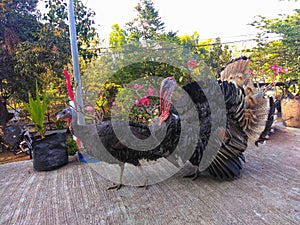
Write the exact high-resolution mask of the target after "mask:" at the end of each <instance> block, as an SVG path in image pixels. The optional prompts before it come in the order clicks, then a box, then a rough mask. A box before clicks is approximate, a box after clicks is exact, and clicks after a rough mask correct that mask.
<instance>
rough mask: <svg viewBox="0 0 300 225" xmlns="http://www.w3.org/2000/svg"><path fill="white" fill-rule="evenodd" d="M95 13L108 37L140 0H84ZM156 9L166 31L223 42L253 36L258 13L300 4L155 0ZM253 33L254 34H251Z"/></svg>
mask: <svg viewBox="0 0 300 225" xmlns="http://www.w3.org/2000/svg"><path fill="white" fill-rule="evenodd" d="M83 2H84V3H85V2H86V5H87V6H88V7H89V8H91V9H92V10H93V11H94V12H95V13H96V16H95V23H96V24H99V26H98V32H99V35H100V37H101V38H102V39H105V40H108V37H109V33H110V31H111V26H112V25H113V24H115V23H117V24H119V25H120V26H121V27H123V26H124V24H125V23H126V22H129V21H131V20H132V19H133V18H135V17H136V12H135V9H134V7H135V6H136V5H137V3H138V2H139V0H109V1H107V0H106V1H101V0H83ZM153 2H154V7H155V9H157V10H159V16H160V17H161V18H162V21H163V22H164V23H165V27H166V28H165V30H166V31H170V30H172V31H178V35H192V34H193V32H194V31H197V32H198V33H199V35H200V40H202V39H203V40H204V39H208V38H216V37H220V38H221V40H222V42H224V41H225V42H226V41H232V40H244V39H251V38H253V37H254V36H253V35H254V34H255V33H256V32H257V31H256V30H255V29H254V28H253V27H251V26H249V25H247V24H248V23H251V22H253V21H254V20H255V16H257V15H262V16H266V17H267V18H278V17H279V16H278V14H293V9H296V8H300V1H298V2H297V1H295V0H290V1H288V0H284V1H279V0H247V1H246V0H207V1H204V0H184V1H182V0H154V1H153ZM249 35H252V36H249Z"/></svg>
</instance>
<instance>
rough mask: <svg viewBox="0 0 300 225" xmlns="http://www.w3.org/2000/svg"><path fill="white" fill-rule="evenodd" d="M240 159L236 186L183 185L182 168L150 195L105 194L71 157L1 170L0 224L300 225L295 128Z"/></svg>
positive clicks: (129, 190)
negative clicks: (45, 165) (43, 167)
mask: <svg viewBox="0 0 300 225" xmlns="http://www.w3.org/2000/svg"><path fill="white" fill-rule="evenodd" d="M245 155H246V163H245V165H244V168H243V170H242V174H241V176H240V177H239V178H238V179H236V180H234V181H216V180H212V179H209V178H199V179H197V180H195V181H192V180H191V179H187V178H182V176H183V175H184V174H186V173H187V172H188V171H189V170H190V169H191V168H190V166H189V165H187V166H185V167H184V168H183V170H182V171H180V172H179V173H177V174H176V175H174V176H172V177H171V178H169V179H167V180H166V181H163V182H161V183H157V184H154V185H151V186H149V187H148V189H147V190H145V189H144V188H137V187H134V186H126V187H123V188H121V189H120V190H118V191H117V190H109V191H108V190H107V188H108V187H109V186H111V185H112V182H111V181H109V180H107V179H105V178H103V177H102V176H101V175H99V173H98V172H96V171H95V170H94V169H93V168H92V166H90V165H89V164H86V163H80V162H78V161H77V160H76V159H75V158H71V157H70V162H69V164H68V165H66V166H64V167H62V168H60V169H58V170H54V171H49V172H37V171H34V170H33V165H32V161H30V160H26V161H21V162H14V163H8V164H3V165H0V199H1V201H0V224H1V225H5V224H9V225H11V224H24V225H35V224H37V225H41V224H43V225H48V224H49V225H54V224H58V225H62V224H72V225H73V224H81V225H85V224H205V225H206V224H251V225H252V224H280V225H283V224H300V170H299V168H300V129H296V128H285V127H283V126H280V125H275V133H274V134H272V135H271V137H270V140H269V141H267V143H266V144H264V145H261V146H260V147H258V148H257V147H256V146H254V145H253V144H250V145H249V147H248V149H247V151H246V153H245ZM125 170H126V169H125Z"/></svg>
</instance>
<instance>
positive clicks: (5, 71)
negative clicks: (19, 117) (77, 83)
mask: <svg viewBox="0 0 300 225" xmlns="http://www.w3.org/2000/svg"><path fill="white" fill-rule="evenodd" d="M37 2H38V1H37V0H23V1H19V0H8V1H1V5H0V12H1V13H0V115H1V116H0V117H1V119H0V133H2V128H4V127H5V126H6V122H7V121H8V120H9V119H10V118H9V114H8V111H7V99H8V98H9V97H10V96H20V92H19V91H18V90H20V87H24V83H25V82H24V80H22V79H20V77H18V74H17V73H16V72H15V66H16V59H15V54H16V49H17V45H18V44H19V43H21V42H23V41H25V40H29V41H34V40H35V36H34V33H35V32H36V31H37V30H38V29H39V27H40V24H39V22H38V21H37V14H36V5H37ZM16 78H17V79H16ZM18 78H19V79H18ZM25 79H28V78H27V77H26V78H25Z"/></svg>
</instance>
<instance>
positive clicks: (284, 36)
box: [250, 10, 300, 84]
mask: <svg viewBox="0 0 300 225" xmlns="http://www.w3.org/2000/svg"><path fill="white" fill-rule="evenodd" d="M251 25H252V26H255V27H256V28H258V29H259V30H260V32H259V34H258V38H259V41H258V42H257V47H255V48H253V49H251V50H250V51H251V52H252V54H251V57H252V59H253V63H252V67H253V69H254V70H256V71H259V70H264V71H265V72H266V75H267V76H269V75H270V73H271V72H272V71H271V70H270V66H271V65H272V64H277V65H279V66H281V67H286V68H288V70H289V72H288V73H287V74H282V75H281V76H279V79H280V81H283V82H286V83H289V81H291V80H293V79H298V84H299V82H300V80H299V77H300V68H299V61H300V41H299V40H300V33H299V30H300V10H295V13H294V15H288V16H286V15H283V16H282V17H281V18H273V19H268V18H266V17H263V16H260V17H259V18H258V20H256V21H254V22H252V23H251ZM271 34H276V36H277V38H276V39H275V40H271V41H268V37H269V36H270V35H271ZM278 36H279V37H278ZM268 74H269V75H268Z"/></svg>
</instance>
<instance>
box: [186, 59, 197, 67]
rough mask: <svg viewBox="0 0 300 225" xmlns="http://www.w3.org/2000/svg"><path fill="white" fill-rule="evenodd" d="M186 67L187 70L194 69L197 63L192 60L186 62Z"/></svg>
mask: <svg viewBox="0 0 300 225" xmlns="http://www.w3.org/2000/svg"><path fill="white" fill-rule="evenodd" d="M187 66H188V67H189V68H196V67H197V61H196V60H194V59H192V60H189V61H188V62H187Z"/></svg>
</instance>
